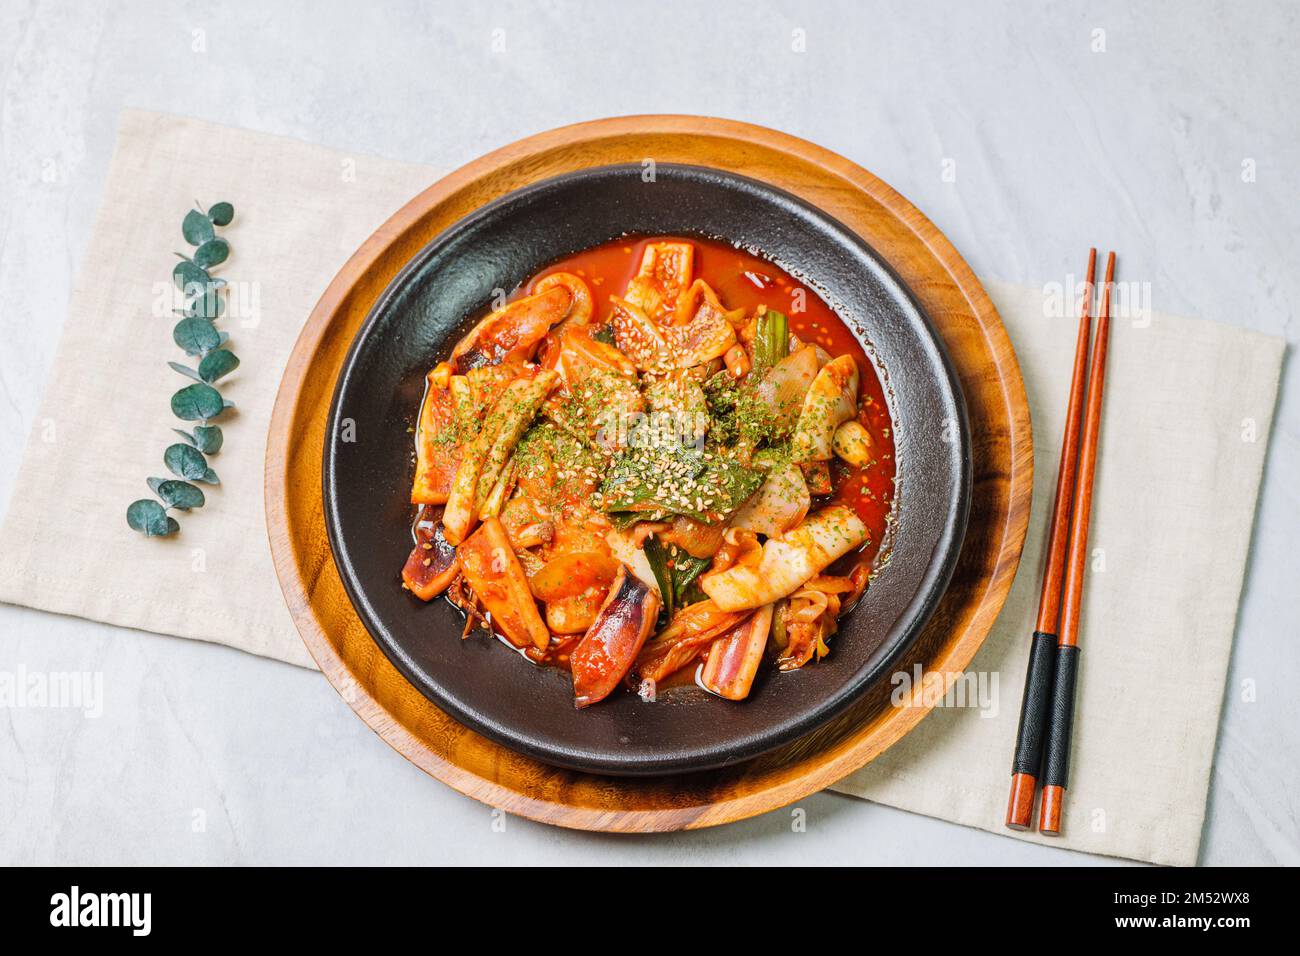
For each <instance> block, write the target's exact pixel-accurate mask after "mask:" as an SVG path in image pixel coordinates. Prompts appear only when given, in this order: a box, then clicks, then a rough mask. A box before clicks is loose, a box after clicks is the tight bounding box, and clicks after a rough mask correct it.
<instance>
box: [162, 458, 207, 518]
mask: <svg viewBox="0 0 1300 956" xmlns="http://www.w3.org/2000/svg"><path fill="white" fill-rule="evenodd" d="M186 447H188V446H186ZM158 497H159V498H161V499H162V503H163V504H165V505H166V506H167V507H168V508H178V509H179V510H181V511H189V510H190V509H192V508H202V507H203V503H204V502H205V501H206V500H207V499H206V498H204V497H203V492H202V491H201V490H200V489H199V488H198V487H197V486H196V485H191V484H190V483H189V482H188V481H176V480H174V479H173V480H172V481H164V482H163V483H162V484H161V485H159V486H158Z"/></svg>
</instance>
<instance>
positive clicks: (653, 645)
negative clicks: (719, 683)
mask: <svg viewBox="0 0 1300 956" xmlns="http://www.w3.org/2000/svg"><path fill="white" fill-rule="evenodd" d="M749 616H750V615H749V612H748V611H745V612H734V611H723V610H722V609H721V608H719V607H718V606H717V605H716V604H715V603H713V602H712V601H707V600H706V601H696V602H695V603H694V604H688V605H687V606H686V607H684V608H682V609H681V610H680V611H678V612H677V613H676V614H674V615H673V619H672V620H671V621H669V622H668V626H667V627H665V628H664V629H663V630H662V631H660V632H659V633H658V634H656V635H655V639H654V640H653V641H651V642H650V643H649V644H647V645H646V646H645V647H644V648H642V649H641V653H640V655H639V656H638V657H637V662H636V670H637V675H638V676H639V677H640V678H641V680H642V681H643V682H644V681H650V682H652V683H657V682H658V681H661V680H663V679H664V678H665V677H668V676H669V675H671V674H673V673H675V672H676V671H679V670H681V669H682V668H683V667H685V666H686V665H687V664H689V663H690V662H691V661H693V660H695V658H696V657H697V656H699V654H700V652H701V651H703V650H704V649H705V648H706V647H708V645H709V644H711V643H712V642H713V640H714V639H715V638H717V637H720V636H721V635H723V634H725V633H726V632H727V631H729V630H730V629H731V628H733V627H735V626H736V625H737V624H739V623H740V622H741V621H743V620H745V619H746V618H748V617H749Z"/></svg>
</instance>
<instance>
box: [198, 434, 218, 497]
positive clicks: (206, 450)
mask: <svg viewBox="0 0 1300 956" xmlns="http://www.w3.org/2000/svg"><path fill="white" fill-rule="evenodd" d="M222 441H223V436H222V434H221V426H220V425H199V426H197V427H196V428H195V429H194V447H195V448H197V449H198V450H199V451H201V452H203V454H205V455H215V454H216V453H217V452H219V451H221V442H222ZM208 470H209V471H211V470H212V469H211V468H209V469H208ZM215 478H216V476H215V475H214V476H213V484H215V483H216V481H215Z"/></svg>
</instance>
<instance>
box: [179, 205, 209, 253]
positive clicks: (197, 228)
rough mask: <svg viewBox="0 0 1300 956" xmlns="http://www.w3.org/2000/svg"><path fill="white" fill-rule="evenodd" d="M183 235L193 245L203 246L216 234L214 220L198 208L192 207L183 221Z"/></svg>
mask: <svg viewBox="0 0 1300 956" xmlns="http://www.w3.org/2000/svg"><path fill="white" fill-rule="evenodd" d="M181 235H183V236H184V237H185V241H186V242H188V243H189V244H190V245H191V246H201V245H203V243H205V242H207V241H208V240H209V239H211V238H212V237H213V236H214V235H215V233H214V232H213V231H212V220H211V219H209V218H208V217H207V216H205V215H203V213H201V212H199V211H198V210H197V209H191V210H190V211H189V212H187V213H186V214H185V219H184V220H182V222H181Z"/></svg>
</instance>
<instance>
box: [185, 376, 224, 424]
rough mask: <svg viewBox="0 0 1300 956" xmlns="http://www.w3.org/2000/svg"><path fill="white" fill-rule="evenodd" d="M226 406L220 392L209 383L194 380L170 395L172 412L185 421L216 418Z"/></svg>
mask: <svg viewBox="0 0 1300 956" xmlns="http://www.w3.org/2000/svg"><path fill="white" fill-rule="evenodd" d="M225 408H226V403H225V402H223V401H222V400H221V393H220V392H218V391H217V390H216V389H215V388H213V387H212V386H211V385H204V384H202V383H201V382H196V383H194V384H193V385H186V386H185V387H184V388H182V389H181V390H180V391H179V392H177V393H176V394H175V395H173V396H172V414H173V415H175V416H176V417H177V418H179V419H181V420H183V421H187V422H205V421H207V420H208V419H209V418H216V417H217V416H218V415H220V414H221V413H222V412H223V411H224V410H225Z"/></svg>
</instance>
